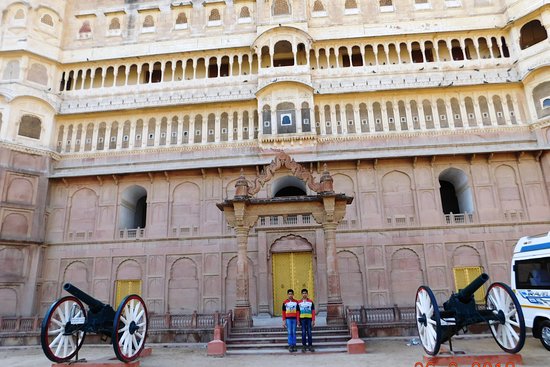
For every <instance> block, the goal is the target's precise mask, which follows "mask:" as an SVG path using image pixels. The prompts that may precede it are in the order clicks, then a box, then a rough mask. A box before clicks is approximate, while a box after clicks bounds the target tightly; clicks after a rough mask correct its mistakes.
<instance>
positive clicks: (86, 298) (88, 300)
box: [63, 283, 106, 313]
mask: <svg viewBox="0 0 550 367" xmlns="http://www.w3.org/2000/svg"><path fill="white" fill-rule="evenodd" d="M63 289H64V290H66V291H67V292H69V293H70V294H72V295H73V296H75V297H76V298H78V299H79V300H81V301H82V302H84V303H85V304H87V305H88V307H90V311H91V312H92V313H98V312H99V311H101V309H102V308H103V307H105V306H106V305H105V304H104V303H103V302H101V301H99V300H97V299H95V298H94V297H92V296H90V295H89V294H87V293H86V292H83V291H81V290H80V289H78V288H77V287H75V286H74V285H72V284H71V283H65V284H64V285H63Z"/></svg>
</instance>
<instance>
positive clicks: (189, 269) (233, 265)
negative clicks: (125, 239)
mask: <svg viewBox="0 0 550 367" xmlns="http://www.w3.org/2000/svg"><path fill="white" fill-rule="evenodd" d="M168 261H169V264H167V265H166V269H167V270H166V274H165V276H162V279H160V283H159V282H155V283H154V286H155V289H154V290H153V289H149V295H148V296H149V297H146V299H147V300H148V301H149V302H148V303H149V304H150V305H151V306H152V307H150V308H151V309H150V312H152V313H164V312H169V313H170V314H173V315H182V314H191V313H193V312H194V311H200V312H207V313H213V312H216V311H220V310H223V309H227V310H229V309H232V308H234V307H235V304H236V298H235V295H236V282H237V281H236V280H237V257H236V256H235V257H232V258H231V259H229V261H228V263H227V264H226V268H225V271H224V274H223V277H222V278H223V282H224V287H223V290H224V296H223V298H222V300H223V302H224V305H225V307H224V306H223V305H222V304H220V303H219V300H220V298H221V297H220V298H218V297H216V299H215V300H211V301H208V300H207V301H205V302H204V303H203V302H202V301H201V294H202V293H203V292H202V287H203V286H204V284H202V280H204V278H203V277H202V275H201V271H200V269H201V267H200V265H199V264H197V262H196V260H194V259H193V258H192V257H189V256H185V255H181V256H171V257H170V259H169V260H168ZM103 265H106V264H99V265H98V266H99V267H105V270H107V273H106V274H104V275H109V274H110V269H108V268H107V267H106V266H103ZM251 266H252V264H251ZM91 273H92V271H91V262H86V261H79V260H75V261H70V262H69V264H68V265H66V266H65V268H64V269H62V272H61V274H62V279H60V281H61V284H64V283H65V282H67V281H70V282H71V283H72V284H73V285H75V286H77V287H78V288H80V289H81V290H83V291H84V292H87V293H90V292H91V293H93V294H94V295H95V297H96V298H98V299H100V300H105V301H107V302H109V303H114V300H111V298H112V297H114V296H115V295H114V293H112V289H114V288H116V286H117V282H120V281H139V282H141V288H142V292H145V286H146V284H147V283H145V279H146V278H145V275H146V274H145V268H144V266H143V264H142V263H141V262H140V261H137V260H135V259H131V258H129V259H125V260H123V261H122V262H120V264H118V265H117V266H116V268H115V270H114V273H113V274H112V277H113V279H114V281H113V283H114V287H113V286H112V285H111V283H112V282H110V281H107V282H106V281H104V280H103V279H102V280H101V281H96V282H94V289H91V284H92V282H91V278H92V276H91ZM151 285H152V284H149V286H151ZM250 287H251V292H250V294H251V296H252V297H251V301H252V303H253V304H254V312H256V309H257V308H256V304H257V296H256V289H257V287H256V277H255V276H254V274H251V275H250ZM216 288H218V287H216ZM213 291H214V290H210V293H212V292H213ZM219 291H221V289H219ZM0 294H2V291H1V288H0ZM51 296H52V295H47V297H51ZM219 296H221V294H220V295H219ZM6 298H7V299H8V300H10V301H11V298H13V297H6ZM157 301H160V303H165V305H164V307H162V308H161V307H160V305H158V303H159V302H157ZM11 309H12V308H9V310H10V311H11ZM15 309H16V308H13V310H15ZM5 313H7V312H5ZM10 316H11V315H10Z"/></svg>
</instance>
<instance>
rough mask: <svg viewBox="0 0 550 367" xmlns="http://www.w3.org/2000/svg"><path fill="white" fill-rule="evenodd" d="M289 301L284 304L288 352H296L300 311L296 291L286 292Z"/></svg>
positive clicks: (284, 325) (286, 300)
mask: <svg viewBox="0 0 550 367" xmlns="http://www.w3.org/2000/svg"><path fill="white" fill-rule="evenodd" d="M286 294H287V295H288V299H285V301H284V302H283V328H286V329H287V332H288V351H289V352H296V351H297V349H296V322H297V321H298V317H299V311H298V302H297V301H296V300H295V299H294V290H292V289H289V290H287V291H286Z"/></svg>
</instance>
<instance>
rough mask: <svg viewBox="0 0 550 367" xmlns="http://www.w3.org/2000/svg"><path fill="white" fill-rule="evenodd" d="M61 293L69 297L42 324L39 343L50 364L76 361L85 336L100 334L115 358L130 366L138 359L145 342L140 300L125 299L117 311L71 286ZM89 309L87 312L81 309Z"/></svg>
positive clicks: (144, 315) (145, 319)
mask: <svg viewBox="0 0 550 367" xmlns="http://www.w3.org/2000/svg"><path fill="white" fill-rule="evenodd" d="M63 289H64V290H66V291H67V292H69V293H70V294H72V296H66V297H63V298H60V299H58V300H57V301H56V302H54V303H53V304H52V305H51V307H50V309H49V310H48V312H46V315H45V316H44V320H43V321H42V327H41V330H40V343H41V344H42V350H43V351H44V354H46V357H48V359H49V360H51V361H53V362H57V363H61V362H66V361H69V360H70V359H71V358H73V357H74V356H77V359H78V350H79V349H80V347H81V346H82V343H83V342H84V337H85V336H86V333H90V332H91V333H95V334H99V335H101V337H102V340H107V338H111V342H112V344H113V348H114V350H115V354H116V356H117V358H118V359H119V360H120V361H122V362H130V361H133V360H135V359H136V358H138V357H139V355H140V353H141V351H142V350H143V347H144V346H145V339H146V338H147V327H148V320H149V318H148V316H147V308H146V307H145V302H143V299H142V298H141V297H140V296H138V295H136V294H132V295H129V296H126V297H125V298H124V299H123V300H122V302H121V303H120V305H119V306H118V309H117V311H116V312H115V310H113V308H112V307H111V306H110V305H106V304H104V303H102V302H100V301H98V300H97V299H95V298H93V297H91V296H90V295H88V294H86V293H84V292H83V291H81V290H80V289H78V288H77V287H75V286H74V285H72V284H70V283H65V285H64V286H63ZM83 303H85V304H86V305H88V311H86V310H85V309H84V305H83Z"/></svg>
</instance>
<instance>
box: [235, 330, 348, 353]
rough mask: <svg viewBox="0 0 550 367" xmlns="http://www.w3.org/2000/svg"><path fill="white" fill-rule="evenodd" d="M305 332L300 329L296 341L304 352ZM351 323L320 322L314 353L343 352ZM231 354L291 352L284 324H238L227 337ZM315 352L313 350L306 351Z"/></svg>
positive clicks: (315, 334)
mask: <svg viewBox="0 0 550 367" xmlns="http://www.w3.org/2000/svg"><path fill="white" fill-rule="evenodd" d="M301 335H302V332H301V329H300V328H298V329H297V330H296V341H297V347H298V352H296V353H299V354H302V352H301V344H302V336H301ZM350 338H351V337H350V334H349V330H348V328H347V326H345V325H333V326H319V327H315V328H314V329H313V346H314V348H315V352H314V353H343V352H346V351H347V342H348V341H349V340H350ZM226 344H227V354H288V353H289V351H288V344H287V332H286V329H283V328H282V327H273V326H272V327H251V328H238V329H237V328H236V329H233V330H231V334H230V335H229V336H228V338H227V339H226ZM306 353H312V352H306Z"/></svg>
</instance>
